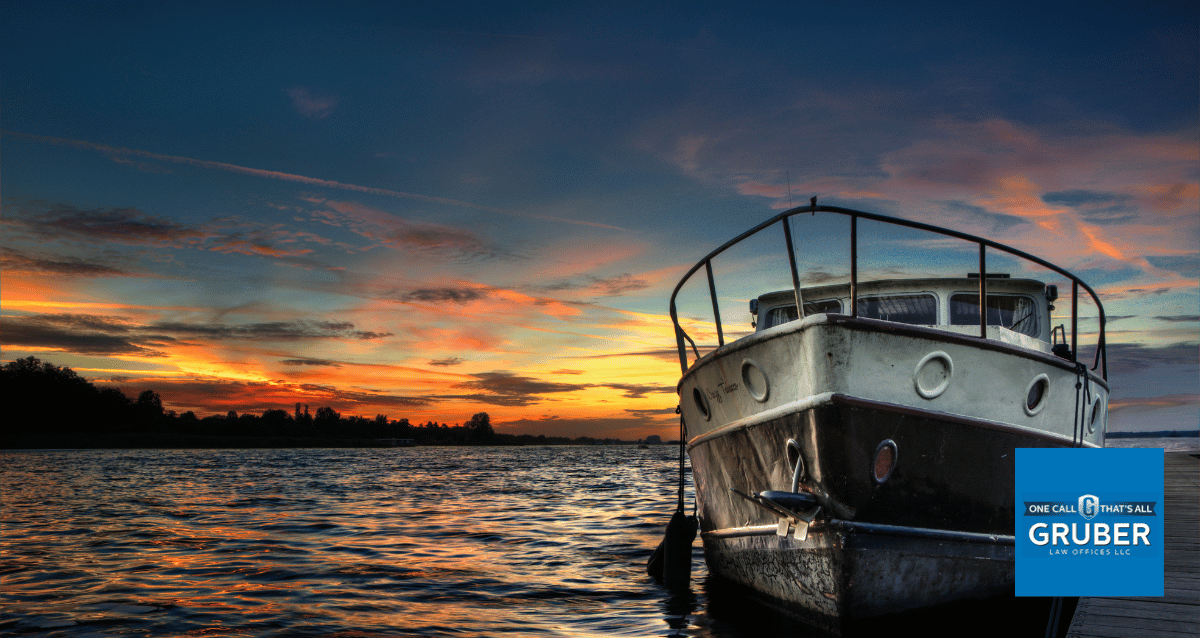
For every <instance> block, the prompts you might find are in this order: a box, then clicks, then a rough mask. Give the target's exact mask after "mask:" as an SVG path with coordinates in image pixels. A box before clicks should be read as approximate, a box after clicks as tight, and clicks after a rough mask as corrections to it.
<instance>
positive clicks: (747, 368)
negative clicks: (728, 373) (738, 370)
mask: <svg viewBox="0 0 1200 638" xmlns="http://www.w3.org/2000/svg"><path fill="white" fill-rule="evenodd" d="M742 387H744V388H746V392H749V393H750V396H752V397H754V400H755V401H758V402H759V403H763V402H765V401H766V400H767V398H768V397H769V396H771V380H770V379H769V378H767V373H766V372H764V371H763V369H762V366H760V365H758V363H757V362H756V361H754V359H746V360H744V361H742Z"/></svg>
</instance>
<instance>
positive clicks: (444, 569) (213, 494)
mask: <svg viewBox="0 0 1200 638" xmlns="http://www.w3.org/2000/svg"><path fill="white" fill-rule="evenodd" d="M675 450H676V449H675V448H672V447H670V446H655V447H651V448H649V449H638V448H637V447H635V446H584V447H521V448H461V447H459V448H389V449H357V450H355V449H350V450H346V449H338V450H79V451H23V452H22V451H13V452H5V453H3V454H0V463H2V464H3V465H2V469H0V490H2V492H0V498H2V501H0V578H2V580H3V587H0V601H2V602H3V606H2V611H0V632H3V633H6V634H29V635H41V634H49V635H71V636H76V635H110V636H122V635H132V634H138V635H147V634H149V635H204V636H228V635H280V636H283V635H288V636H293V635H404V636H407V635H425V636H439V635H454V636H495V635H503V634H510V635H520V636H589V635H594V636H661V635H690V636H737V635H754V633H756V632H754V631H753V627H754V622H751V623H749V624H747V623H746V622H743V621H744V620H745V619H743V618H739V617H737V616H736V615H735V616H734V617H733V618H732V619H731V620H730V621H728V622H727V621H724V620H720V619H716V618H714V617H712V616H711V615H710V614H709V612H708V611H707V609H706V604H707V599H706V594H705V592H704V588H703V582H704V579H705V572H704V565H703V558H702V554H701V552H700V549H699V548H700V544H699V542H697V543H696V545H695V549H696V553H695V561H694V563H695V570H694V573H693V577H694V579H695V584H694V586H693V589H692V591H691V592H685V593H683V594H680V595H676V596H672V595H671V593H670V592H668V591H666V590H665V589H663V588H662V587H660V586H659V585H658V584H657V583H655V582H654V581H653V580H652V579H650V578H649V577H648V576H647V575H646V572H645V561H646V558H647V557H648V555H649V553H650V551H651V550H652V549H653V548H654V546H655V545H657V543H658V541H659V539H660V538H661V534H662V529H663V526H664V525H665V523H666V521H667V519H668V518H669V515H670V513H671V512H672V511H673V510H674V503H675V492H674V489H675V488H674V485H675V482H676V480H677V476H678V474H677V472H678V463H677V459H676V457H675V453H676V451H675Z"/></svg>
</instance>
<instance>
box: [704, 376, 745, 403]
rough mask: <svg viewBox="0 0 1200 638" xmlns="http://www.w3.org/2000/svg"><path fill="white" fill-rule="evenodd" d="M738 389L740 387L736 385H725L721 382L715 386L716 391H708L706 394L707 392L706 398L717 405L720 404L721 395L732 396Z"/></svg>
mask: <svg viewBox="0 0 1200 638" xmlns="http://www.w3.org/2000/svg"><path fill="white" fill-rule="evenodd" d="M739 387H741V386H739V385H738V384H736V383H726V382H724V381H722V382H720V383H718V384H717V389H716V390H708V392H707V394H708V398H710V399H714V400H715V401H716V402H717V403H720V402H721V398H722V397H721V394H722V393H724V394H733V393H734V392H737V389H738V388H739Z"/></svg>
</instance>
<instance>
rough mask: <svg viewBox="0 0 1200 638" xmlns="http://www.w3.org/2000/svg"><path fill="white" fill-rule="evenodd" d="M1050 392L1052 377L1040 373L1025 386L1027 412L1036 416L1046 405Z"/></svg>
mask: <svg viewBox="0 0 1200 638" xmlns="http://www.w3.org/2000/svg"><path fill="white" fill-rule="evenodd" d="M1049 392H1050V377H1047V376H1046V375H1044V374H1039V375H1037V376H1036V377H1034V379H1033V382H1031V383H1030V384H1029V387H1028V388H1025V405H1024V406H1023V407H1024V408H1025V414H1028V415H1029V416H1034V415H1035V414H1037V413H1038V412H1041V411H1042V408H1044V407H1046V395H1047V394H1048V393H1049Z"/></svg>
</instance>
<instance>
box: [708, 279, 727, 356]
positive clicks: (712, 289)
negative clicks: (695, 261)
mask: <svg viewBox="0 0 1200 638" xmlns="http://www.w3.org/2000/svg"><path fill="white" fill-rule="evenodd" d="M704 267H705V268H706V269H708V295H709V297H710V298H711V299H712V305H713V319H716V321H717V347H720V346H723V345H725V334H724V333H723V332H721V309H720V308H718V307H717V284H715V283H713V274H712V261H711V260H709V261H706V262H704Z"/></svg>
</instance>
